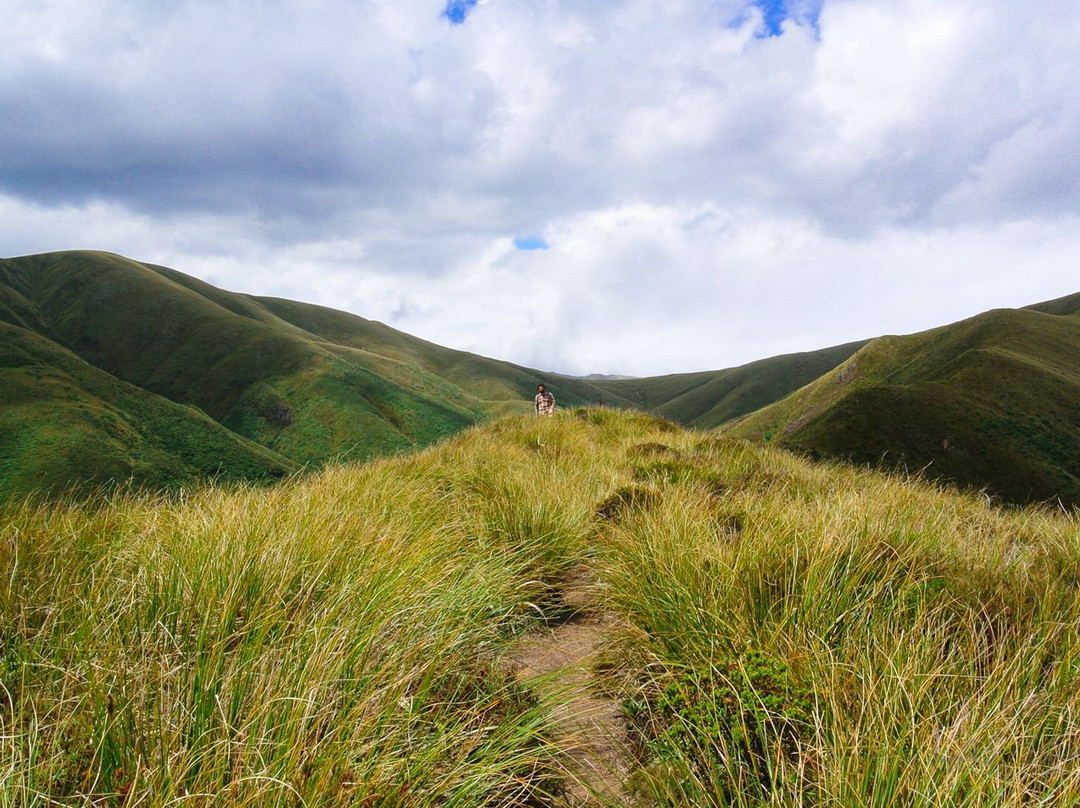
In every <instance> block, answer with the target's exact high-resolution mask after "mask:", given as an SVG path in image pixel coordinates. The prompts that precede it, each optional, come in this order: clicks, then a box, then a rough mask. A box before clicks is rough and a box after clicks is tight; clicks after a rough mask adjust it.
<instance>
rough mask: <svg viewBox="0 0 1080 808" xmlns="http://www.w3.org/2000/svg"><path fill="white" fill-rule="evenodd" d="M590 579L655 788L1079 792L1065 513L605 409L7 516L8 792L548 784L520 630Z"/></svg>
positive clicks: (542, 799)
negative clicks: (519, 675)
mask: <svg viewBox="0 0 1080 808" xmlns="http://www.w3.org/2000/svg"><path fill="white" fill-rule="evenodd" d="M582 569H587V570H589V571H590V574H591V576H592V577H593V578H594V579H595V584H594V589H595V592H596V593H597V597H598V598H599V599H600V601H601V603H602V605H603V606H604V607H605V608H607V609H608V610H609V611H610V612H611V613H612V614H613V615H615V618H616V623H617V625H619V626H621V628H620V629H619V631H618V636H617V637H616V638H615V640H616V642H613V644H612V648H611V650H610V652H609V653H608V654H607V655H606V657H605V665H604V680H605V683H606V687H607V688H608V690H609V692H612V693H614V694H616V695H617V697H618V698H619V699H620V700H621V701H622V702H623V704H624V707H625V712H626V715H627V717H628V721H629V729H630V732H631V735H632V737H633V738H634V739H635V742H636V745H637V748H638V750H639V754H640V760H639V770H638V771H637V772H636V773H635V774H634V775H633V777H632V786H633V788H634V793H635V795H636V798H637V799H639V800H640V801H641V802H642V803H643V804H646V805H648V804H660V805H683V804H689V803H694V804H701V805H747V806H750V805H766V804H769V805H825V804H828V805H839V806H849V805H850V806H871V805H873V806H877V805H880V806H886V805H898V804H900V805H926V806H931V805H942V806H949V805H956V806H960V805H971V806H975V805H978V806H985V805H1021V804H1022V805H1034V804H1046V805H1050V804H1054V805H1067V804H1070V803H1073V802H1077V801H1080V800H1078V799H1077V796H1076V795H1077V794H1080V775H1078V774H1077V772H1078V771H1080V759H1078V756H1080V732H1078V730H1077V729H1076V726H1077V718H1078V717H1080V716H1078V708H1080V681H1078V675H1077V673H1078V670H1080V667H1078V665H1080V643H1078V641H1077V625H1078V620H1080V607H1078V604H1077V597H1076V594H1077V585H1078V582H1080V531H1078V529H1077V522H1076V520H1075V519H1074V518H1072V517H1069V516H1067V515H1063V514H1055V513H1051V512H1048V511H1041V510H1034V509H1029V510H1015V511H1003V510H1000V509H996V508H994V507H992V506H990V505H989V504H987V503H986V502H985V501H983V500H982V499H981V498H980V497H978V496H974V495H958V494H954V493H947V492H943V491H941V490H938V489H936V488H933V487H931V486H929V485H926V484H922V483H918V482H911V481H904V480H901V479H898V478H895V477H887V476H883V475H880V474H877V473H871V472H868V471H863V470H858V469H852V468H849V467H845V466H840V465H825V464H821V465H813V464H809V463H807V462H805V461H802V460H800V459H797V458H795V457H792V456H790V455H786V454H783V453H780V452H777V451H772V450H767V449H763V448H760V447H753V446H751V445H749V444H747V443H743V442H741V441H736V440H731V439H725V438H717V437H715V436H713V435H711V434H708V433H700V432H690V431H682V430H679V429H677V428H675V427H673V426H672V425H670V424H668V423H666V422H663V421H658V420H656V419H653V418H650V417H646V416H640V415H631V414H626V413H617V412H614V411H608V410H580V411H574V412H563V413H560V417H558V418H555V419H535V418H522V417H513V418H508V419H504V420H500V421H497V422H495V423H492V424H490V425H488V426H486V427H483V428H476V429H472V430H469V431H467V432H465V433H464V434H462V435H461V436H459V437H457V438H454V439H453V440H450V441H447V442H444V443H442V444H439V445H437V446H435V447H432V448H430V449H428V450H425V451H423V452H419V453H416V454H412V455H408V456H403V457H400V458H396V459H392V460H383V461H378V462H373V463H369V464H365V465H343V466H338V467H334V468H329V469H327V470H325V471H324V472H322V473H319V474H317V475H313V476H310V477H306V478H303V479H296V480H290V481H286V482H284V483H282V484H281V485H279V486H277V487H275V488H272V489H266V488H259V489H255V488H232V489H216V488H201V489H197V490H193V491H191V492H188V493H186V494H184V495H181V496H174V497H171V498H168V499H166V498H157V497H151V496H148V495H115V496H112V497H111V498H109V499H106V500H97V501H93V502H89V503H79V502H72V503H70V504H68V505H65V506H54V505H48V506H46V505H39V504H35V503H32V502H31V503H24V504H13V505H10V506H9V507H8V509H7V510H6V511H5V513H4V518H3V522H2V526H0V618H2V622H0V685H2V688H0V806H46V805H57V804H60V805H86V804H91V803H93V804H102V805H105V804H113V805H129V806H135V805H155V806H156V805H161V806H164V805H181V804H201V805H260V806H262V805H271V806H273V805H282V806H284V805H289V806H296V805H356V806H377V805H378V806H399V805H400V806H404V805H409V806H422V805H455V806H457V805H460V806H474V805H507V806H509V805H551V804H557V802H556V795H557V794H558V790H559V778H560V776H561V773H562V765H563V764H562V757H561V755H562V752H561V750H560V749H559V748H558V744H557V743H555V742H554V741H553V740H552V739H553V737H554V736H553V735H552V733H551V731H550V724H549V716H550V712H551V710H552V709H553V707H554V705H553V704H552V703H551V698H552V697H551V696H550V695H544V696H541V695H539V694H537V693H534V692H532V691H531V690H529V689H528V687H527V686H526V685H524V684H522V683H520V682H518V681H517V679H516V678H515V676H514V673H513V670H512V668H511V667H510V666H509V664H508V663H507V662H506V652H507V650H508V649H509V648H510V647H511V645H512V644H513V642H514V641H515V639H516V637H518V636H520V634H521V633H522V632H523V631H526V630H528V629H529V628H530V627H532V626H534V625H536V624H537V622H538V621H552V620H559V619H563V618H564V617H565V616H566V612H565V609H564V606H563V603H562V601H561V598H560V596H561V591H562V588H563V586H564V585H565V583H566V581H567V580H568V579H569V578H570V577H571V576H572V575H575V574H576V573H579V572H580V571H581V570H582ZM556 690H557V689H556Z"/></svg>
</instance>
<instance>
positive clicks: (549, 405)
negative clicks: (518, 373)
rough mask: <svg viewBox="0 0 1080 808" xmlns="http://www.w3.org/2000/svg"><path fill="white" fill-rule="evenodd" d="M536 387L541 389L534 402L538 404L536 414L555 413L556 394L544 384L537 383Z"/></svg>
mask: <svg viewBox="0 0 1080 808" xmlns="http://www.w3.org/2000/svg"><path fill="white" fill-rule="evenodd" d="M536 389H537V390H539V391H540V392H539V393H537V394H536V398H535V399H533V403H534V404H535V405H536V414H537V415H554V414H555V396H553V395H551V393H549V392H548V391H547V388H546V387H544V385H542V384H538V385H536Z"/></svg>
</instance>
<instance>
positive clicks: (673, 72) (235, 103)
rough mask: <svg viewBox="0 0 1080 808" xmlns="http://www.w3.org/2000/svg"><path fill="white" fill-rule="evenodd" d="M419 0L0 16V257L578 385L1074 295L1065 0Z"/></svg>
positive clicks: (1076, 212)
mask: <svg viewBox="0 0 1080 808" xmlns="http://www.w3.org/2000/svg"><path fill="white" fill-rule="evenodd" d="M444 7H445V3H444V2H443V0H393V1H392V2H391V0H318V1H317V2H307V1H306V0H305V1H304V2H301V0H278V2H275V3H272V4H266V3H256V2H254V0H231V2H227V3H203V2H197V1H196V0H167V2H159V3H149V2H139V1H137V0H127V1H126V2H124V1H123V0H120V1H119V2H114V1H113V0H109V2H106V1H105V0H80V2H75V0H55V1H54V2H51V3H47V4H43V3H39V2H33V1H32V0H0V15H2V18H3V19H4V20H5V26H4V30H3V31H2V32H0V254H5V255H15V254H23V253H27V252H36V251H45V250H51V249H63V248H81V247H87V248H99V249H111V250H114V251H117V252H121V253H124V254H127V255H130V256H131V257H133V258H136V259H140V260H147V261H154V262H157V263H165V264H168V265H170V266H174V267H175V268H177V269H179V270H181V271H186V272H190V273H192V274H196V275H199V276H201V277H204V278H206V279H207V280H209V281H211V282H213V283H217V284H219V285H222V286H224V287H226V288H230V289H235V290H239V291H247V292H251V293H255V294H268V295H278V296H285V297H294V298H297V299H304V300H310V301H311V302H316V303H321V304H324V305H331V306H335V307H339V308H347V309H349V310H352V311H355V312H356V313H358V314H361V315H363V316H367V317H372V318H375V319H381V320H385V321H388V322H390V323H391V324H392V325H395V326H397V327H399V328H402V329H403V330H406V331H410V332H412V333H415V334H417V335H419V336H424V337H426V338H429V339H433V340H435V341H437V342H441V343H443V344H446V345H450V346H454V347H460V348H465V349H470V350H475V351H477V352H479V353H484V354H487V355H491V356H496V357H500V358H505V359H510V360H513V361H517V362H520V363H524V364H532V365H536V366H539V367H544V368H550V369H555V370H566V371H580V372H590V371H606V372H617V371H622V372H629V373H654V372H665V371H674V370H692V369H703V368H715V367H722V366H729V365H732V364H735V363H740V362H743V361H749V360H752V359H757V358H762V357H764V356H768V355H772V354H774V353H778V352H786V351H794V350H811V349H816V348H821V347H825V346H827V345H831V344H836V343H838V342H844V341H848V340H853V339H858V338H863V337H868V336H873V335H875V334H878V333H883V332H905V331H911V330H915V329H917V328H925V327H929V326H932V325H938V324H942V323H945V322H948V321H950V320H951V319H956V318H958V317H962V316H967V315H969V314H974V313H976V312H977V311H980V310H982V309H983V308H987V307H990V306H1001V305H1021V304H1025V303H1031V302H1035V301H1037V300H1040V299H1046V298H1049V297H1054V296H1057V295H1062V294H1066V293H1070V292H1074V291H1077V289H1076V288H1073V285H1074V284H1075V281H1074V280H1073V276H1074V274H1075V273H1074V272H1073V268H1074V267H1075V266H1076V262H1077V259H1078V258H1080V237H1077V236H1074V235H1073V232H1074V231H1075V230H1076V228H1075V225H1076V222H1077V218H1078V216H1080V157H1078V156H1077V153H1076V150H1075V147H1074V144H1075V143H1076V142H1077V141H1078V138H1080V102H1078V101H1077V96H1076V93H1075V86H1076V83H1077V80H1078V79H1080V51H1078V50H1077V49H1076V48H1075V42H1076V41H1078V40H1080V7H1077V6H1076V5H1075V3H1073V2H1071V0H1048V2H1046V3H1041V4H1039V5H1037V6H1033V5H1030V4H1027V3H1024V2H1021V0H937V1H936V2H932V1H931V0H825V2H824V3H823V5H822V8H821V13H820V17H819V19H818V25H817V27H816V29H815V28H812V27H810V26H809V25H807V24H800V23H799V22H798V20H795V21H792V20H789V21H788V22H786V23H785V25H784V33H783V35H782V36H779V37H768V38H760V37H759V36H758V34H760V32H761V30H762V29H761V18H760V13H758V12H757V11H756V9H754V8H750V7H749V6H748V3H746V2H744V0H666V1H664V2H661V0H614V1H613V0H602V1H601V0H588V1H586V0H576V1H575V2H571V0H493V2H489V3H483V4H478V5H477V6H476V7H475V8H474V9H473V10H472V11H471V13H470V14H469V17H468V19H467V21H466V22H465V24H463V25H451V24H450V23H449V22H448V21H447V20H446V19H445V18H444V17H443V16H442V15H441V12H442V10H443V8H444ZM802 19H805V15H804V16H803V17H802ZM534 235H535V236H538V237H542V238H543V239H544V240H545V242H546V243H547V244H548V245H549V246H550V249H547V250H536V251H521V250H516V249H514V247H513V239H514V238H515V237H520V236H534Z"/></svg>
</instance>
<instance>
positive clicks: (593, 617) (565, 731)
mask: <svg viewBox="0 0 1080 808" xmlns="http://www.w3.org/2000/svg"><path fill="white" fill-rule="evenodd" d="M563 600H564V602H566V604H567V605H568V606H570V607H571V608H572V609H573V610H574V613H573V616H572V617H571V619H570V620H568V621H566V622H565V623H562V624H560V625H557V626H554V627H551V628H544V629H541V630H539V631H535V632H532V633H530V634H529V635H527V636H526V637H525V638H523V639H522V640H521V642H520V643H518V645H517V647H516V648H515V649H514V650H513V652H512V653H511V655H510V656H511V660H512V661H513V662H514V663H515V664H516V665H517V666H518V677H519V678H520V679H522V680H531V681H532V683H533V686H534V687H535V688H536V689H537V691H538V692H539V693H540V694H541V695H542V697H545V698H551V699H553V700H556V701H557V702H558V703H559V707H558V708H557V709H556V710H555V712H554V716H553V718H554V724H555V728H556V733H557V736H558V737H557V739H556V740H557V741H558V742H559V743H560V745H562V746H563V747H564V748H565V749H566V750H567V761H566V768H567V774H568V778H567V790H566V794H564V795H563V797H562V798H561V799H560V801H559V802H557V803H556V804H555V805H556V806H558V808H585V807H586V806H588V808H599V806H628V805H630V804H631V802H630V798H629V795H628V793H627V792H626V788H625V783H626V778H627V776H628V775H629V773H630V769H631V760H632V758H631V755H630V753H629V750H628V749H627V747H626V729H625V726H624V724H623V721H622V718H621V715H620V713H619V705H618V703H617V702H616V701H615V700H614V699H612V698H608V697H605V696H604V695H603V694H602V692H601V691H600V689H599V688H597V687H596V686H595V683H594V682H593V672H592V669H593V663H594V662H595V660H596V656H597V653H598V652H599V650H600V649H601V648H602V647H603V645H604V643H605V642H606V641H607V639H608V637H609V635H610V632H611V631H612V629H613V627H614V626H613V620H612V618H611V617H610V616H608V615H605V614H603V613H602V612H599V611H597V610H595V609H594V608H593V604H592V603H591V598H590V593H589V585H588V580H587V578H586V577H585V576H584V575H578V576H576V577H575V578H574V580H573V581H572V582H571V584H570V585H569V587H568V589H567V590H566V591H565V592H564V593H563Z"/></svg>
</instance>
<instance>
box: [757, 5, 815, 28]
mask: <svg viewBox="0 0 1080 808" xmlns="http://www.w3.org/2000/svg"><path fill="white" fill-rule="evenodd" d="M823 2H824V0H753V3H752V5H755V6H757V7H758V8H759V9H761V14H762V17H764V20H765V31H764V33H762V34H761V36H763V37H770V36H780V35H781V34H782V33H783V30H782V29H781V25H783V22H784V20H786V19H789V18H791V19H794V20H795V21H796V22H798V23H801V24H809V25H810V26H811V27H812V28H813V29H814V30H815V31H817V27H818V17H819V16H820V14H821V4H822V3H823Z"/></svg>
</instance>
